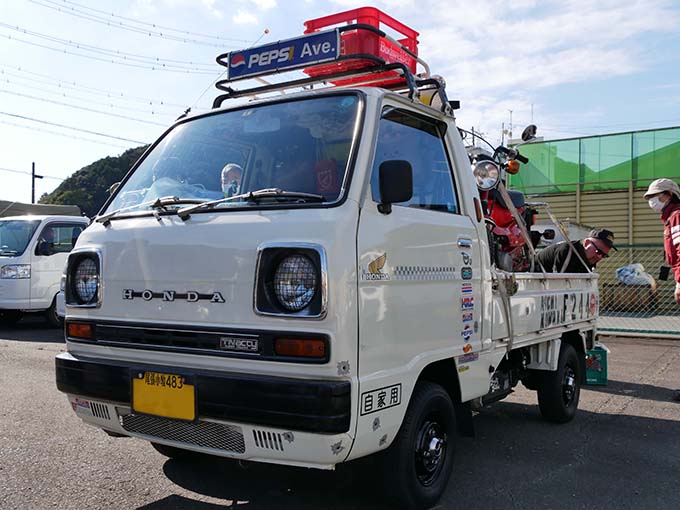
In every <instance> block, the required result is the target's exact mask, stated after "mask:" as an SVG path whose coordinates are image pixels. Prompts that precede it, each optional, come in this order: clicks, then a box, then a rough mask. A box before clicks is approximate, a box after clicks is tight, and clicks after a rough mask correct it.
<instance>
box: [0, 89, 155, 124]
mask: <svg viewBox="0 0 680 510" xmlns="http://www.w3.org/2000/svg"><path fill="white" fill-rule="evenodd" d="M0 93H3V94H11V95H13V96H18V97H25V98H27V99H33V100H35V101H42V102H44V103H50V104H56V105H59V106H66V107H68V108H74V109H76V110H82V111H85V112H92V113H99V114H101V115H108V116H109V117H116V118H119V119H125V120H132V121H134V122H141V123H143V124H151V125H154V126H162V127H166V126H167V124H161V123H160V122H154V121H152V120H144V119H137V118H135V117H130V116H128V115H120V114H118V113H112V112H105V111H102V110H97V109H95V108H88V107H87V106H78V105H75V104H70V103H64V102H62V101H55V100H53V99H47V98H44V97H37V96H32V95H30V94H22V93H21V92H13V91H11V90H6V89H0Z"/></svg>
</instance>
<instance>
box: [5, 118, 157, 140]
mask: <svg viewBox="0 0 680 510" xmlns="http://www.w3.org/2000/svg"><path fill="white" fill-rule="evenodd" d="M0 115H6V116H8V117H14V118H17V119H24V120H30V121H31V122H38V123H40V124H47V125H49V126H56V127H60V128H64V129H72V130H73V131H80V132H83V133H89V134H91V135H97V136H103V137H105V138H113V139H114V140H122V141H124V142H132V143H136V144H139V145H147V144H148V142H140V141H139V140H132V139H130V138H123V137H120V136H114V135H108V134H106V133H100V132H98V131H90V130H88V129H81V128H77V127H73V126H68V125H66V124H59V123H57V122H50V121H47V120H41V119H36V118H33V117H27V116H25V115H17V114H16V113H8V112H0Z"/></svg>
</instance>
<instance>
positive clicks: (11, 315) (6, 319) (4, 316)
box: [0, 310, 24, 324]
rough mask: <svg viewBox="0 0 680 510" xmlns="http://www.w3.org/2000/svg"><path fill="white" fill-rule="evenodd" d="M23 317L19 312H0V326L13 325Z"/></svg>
mask: <svg viewBox="0 0 680 510" xmlns="http://www.w3.org/2000/svg"><path fill="white" fill-rule="evenodd" d="M23 316H24V314H23V312H22V311H21V310H0V324H15V323H17V322H19V321H20V320H21V318H22V317H23Z"/></svg>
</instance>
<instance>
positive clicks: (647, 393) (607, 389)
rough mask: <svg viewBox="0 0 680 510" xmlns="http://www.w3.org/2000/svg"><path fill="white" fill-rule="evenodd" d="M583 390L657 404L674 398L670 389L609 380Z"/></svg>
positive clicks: (679, 385)
mask: <svg viewBox="0 0 680 510" xmlns="http://www.w3.org/2000/svg"><path fill="white" fill-rule="evenodd" d="M678 387H680V382H678ZM584 389H586V390H590V391H595V392H598V393H609V394H611V395H621V396H623V397H634V398H639V399H644V400H656V401H657V402H672V401H674V397H675V390H673V389H671V388H663V387H661V386H653V385H651V384H638V383H632V382H627V381H612V380H611V379H609V381H608V384H607V385H606V386H585V387H584ZM678 412H680V408H679V409H678Z"/></svg>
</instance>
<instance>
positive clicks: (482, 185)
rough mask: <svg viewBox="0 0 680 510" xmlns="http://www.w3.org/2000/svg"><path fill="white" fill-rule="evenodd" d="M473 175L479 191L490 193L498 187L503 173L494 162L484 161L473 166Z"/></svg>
mask: <svg viewBox="0 0 680 510" xmlns="http://www.w3.org/2000/svg"><path fill="white" fill-rule="evenodd" d="M472 175H474V177H475V181H476V182H477V189H478V190H479V191H489V190H490V189H493V188H495V187H496V186H498V181H499V180H500V175H501V172H500V169H499V168H498V165H497V164H496V163H494V162H493V161H488V160H482V161H478V162H477V163H475V164H474V165H472Z"/></svg>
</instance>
